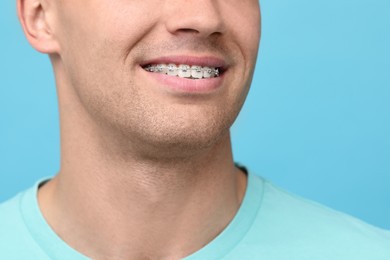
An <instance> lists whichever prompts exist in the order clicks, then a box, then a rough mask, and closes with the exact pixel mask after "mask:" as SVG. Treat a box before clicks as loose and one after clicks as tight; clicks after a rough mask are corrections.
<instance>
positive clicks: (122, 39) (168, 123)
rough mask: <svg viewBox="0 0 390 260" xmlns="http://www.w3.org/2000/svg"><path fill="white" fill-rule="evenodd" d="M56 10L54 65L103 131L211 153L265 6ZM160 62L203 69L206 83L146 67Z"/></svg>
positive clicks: (73, 2) (65, 4)
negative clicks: (57, 57)
mask: <svg viewBox="0 0 390 260" xmlns="http://www.w3.org/2000/svg"><path fill="white" fill-rule="evenodd" d="M56 10H57V12H56V15H57V17H56V23H55V28H54V30H55V34H56V37H57V39H58V41H59V45H60V53H59V55H60V57H61V59H60V64H61V65H60V66H58V65H57V68H56V67H55V69H56V70H58V69H61V70H63V72H62V75H64V76H63V77H64V78H65V81H66V82H67V83H68V85H69V86H71V88H72V89H74V93H76V94H75V96H74V97H75V100H74V102H78V103H79V104H81V105H82V107H84V108H85V109H86V111H88V113H89V114H90V115H91V116H92V118H93V119H94V120H96V122H97V123H98V125H99V126H103V127H102V128H104V129H110V131H111V132H113V133H114V132H116V133H117V134H121V135H125V136H126V137H127V138H128V139H129V140H132V142H134V143H137V144H142V145H145V146H150V147H157V148H158V147H165V148H167V147H170V148H173V147H181V148H183V149H184V148H185V149H188V148H199V147H208V146H210V145H212V144H214V143H216V142H217V141H218V140H219V139H220V138H221V137H222V136H224V135H226V134H228V129H229V128H230V126H231V125H232V123H233V121H234V120H235V118H236V116H237V114H238V112H239V110H240V109H241V106H242V104H243V102H244V100H245V97H246V95H247V92H248V90H249V86H250V83H251V79H252V75H253V70H254V67H255V61H256V57H257V51H258V44H259V38H260V10H259V3H258V0H197V1H195V0H194V1H190V0H187V1H184V0H100V1H92V0H83V1H78V0H67V1H56ZM159 64H167V65H168V64H175V65H180V64H184V65H190V66H200V67H201V68H200V69H199V68H198V67H194V71H195V72H197V73H198V74H196V75H200V76H199V77H201V78H200V79H191V78H186V79H183V78H180V77H178V76H171V75H166V74H165V73H167V72H166V71H165V73H158V72H150V71H147V70H146V66H147V65H153V66H155V65H159ZM205 67H211V68H212V69H213V70H212V71H211V72H212V73H213V74H214V75H215V76H216V74H218V72H217V70H218V71H219V74H220V75H219V76H217V77H215V78H208V76H207V74H205V73H207V68H205ZM196 68H198V70H196ZM170 72H171V74H176V73H179V74H180V75H182V76H186V77H188V74H187V75H185V74H186V73H188V71H187V72H186V70H185V67H184V70H180V69H178V70H176V69H174V70H171V71H170ZM209 72H210V70H209ZM56 73H57V76H58V74H59V73H58V71H56ZM191 73H192V72H191ZM199 73H200V74H199ZM62 81H64V80H62Z"/></svg>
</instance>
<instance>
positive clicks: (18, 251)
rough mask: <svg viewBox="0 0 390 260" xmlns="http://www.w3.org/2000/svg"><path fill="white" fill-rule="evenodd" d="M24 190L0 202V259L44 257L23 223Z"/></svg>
mask: <svg viewBox="0 0 390 260" xmlns="http://www.w3.org/2000/svg"><path fill="white" fill-rule="evenodd" d="M24 195H25V192H23V193H19V194H17V195H16V196H15V197H13V198H12V199H10V200H8V201H5V202H3V203H1V204H0V230H1V232H0V259H45V258H43V256H42V255H41V253H40V249H39V247H38V246H37V244H36V243H35V241H34V240H33V239H32V237H31V235H30V233H29V230H28V229H27V227H26V225H25V223H24V217H23V214H22V212H21V202H22V199H23V196H24Z"/></svg>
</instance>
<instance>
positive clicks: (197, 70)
mask: <svg viewBox="0 0 390 260" xmlns="http://www.w3.org/2000/svg"><path fill="white" fill-rule="evenodd" d="M191 77H193V78H194V79H201V78H203V71H202V67H201V66H192V67H191Z"/></svg>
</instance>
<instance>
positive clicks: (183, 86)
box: [140, 56, 228, 94]
mask: <svg viewBox="0 0 390 260" xmlns="http://www.w3.org/2000/svg"><path fill="white" fill-rule="evenodd" d="M150 64H176V65H180V64H186V65H190V66H193V65H198V66H202V67H215V68H220V69H221V70H222V71H223V73H221V75H220V76H218V77H215V78H203V79H187V78H180V77H175V76H168V75H165V74H161V73H156V72H148V71H146V70H144V67H145V66H147V65H150ZM140 68H141V69H142V71H143V72H144V73H145V74H146V76H147V77H148V78H150V79H152V81H154V82H156V83H157V85H158V86H160V87H161V88H162V89H165V90H166V91H168V92H169V93H178V94H210V93H214V92H216V91H218V90H219V89H221V88H222V87H223V81H224V78H225V77H224V76H225V72H226V70H227V69H228V65H227V63H226V62H225V61H224V60H223V59H220V58H217V57H213V56H204V57H194V56H165V57H159V58H155V59H150V60H145V61H144V62H142V63H140Z"/></svg>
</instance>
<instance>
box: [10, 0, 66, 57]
mask: <svg viewBox="0 0 390 260" xmlns="http://www.w3.org/2000/svg"><path fill="white" fill-rule="evenodd" d="M48 9H49V8H48V5H47V4H46V1H44V0H17V11H18V17H19V20H20V22H21V24H22V27H23V31H24V34H25V35H26V37H27V40H28V41H29V42H30V44H31V45H32V46H33V47H34V48H35V49H36V50H37V51H39V52H42V53H47V54H54V53H58V51H59V44H58V42H57V40H56V38H55V37H54V34H53V31H52V26H53V25H52V24H50V21H48V17H49V15H48V12H49V10H48Z"/></svg>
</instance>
